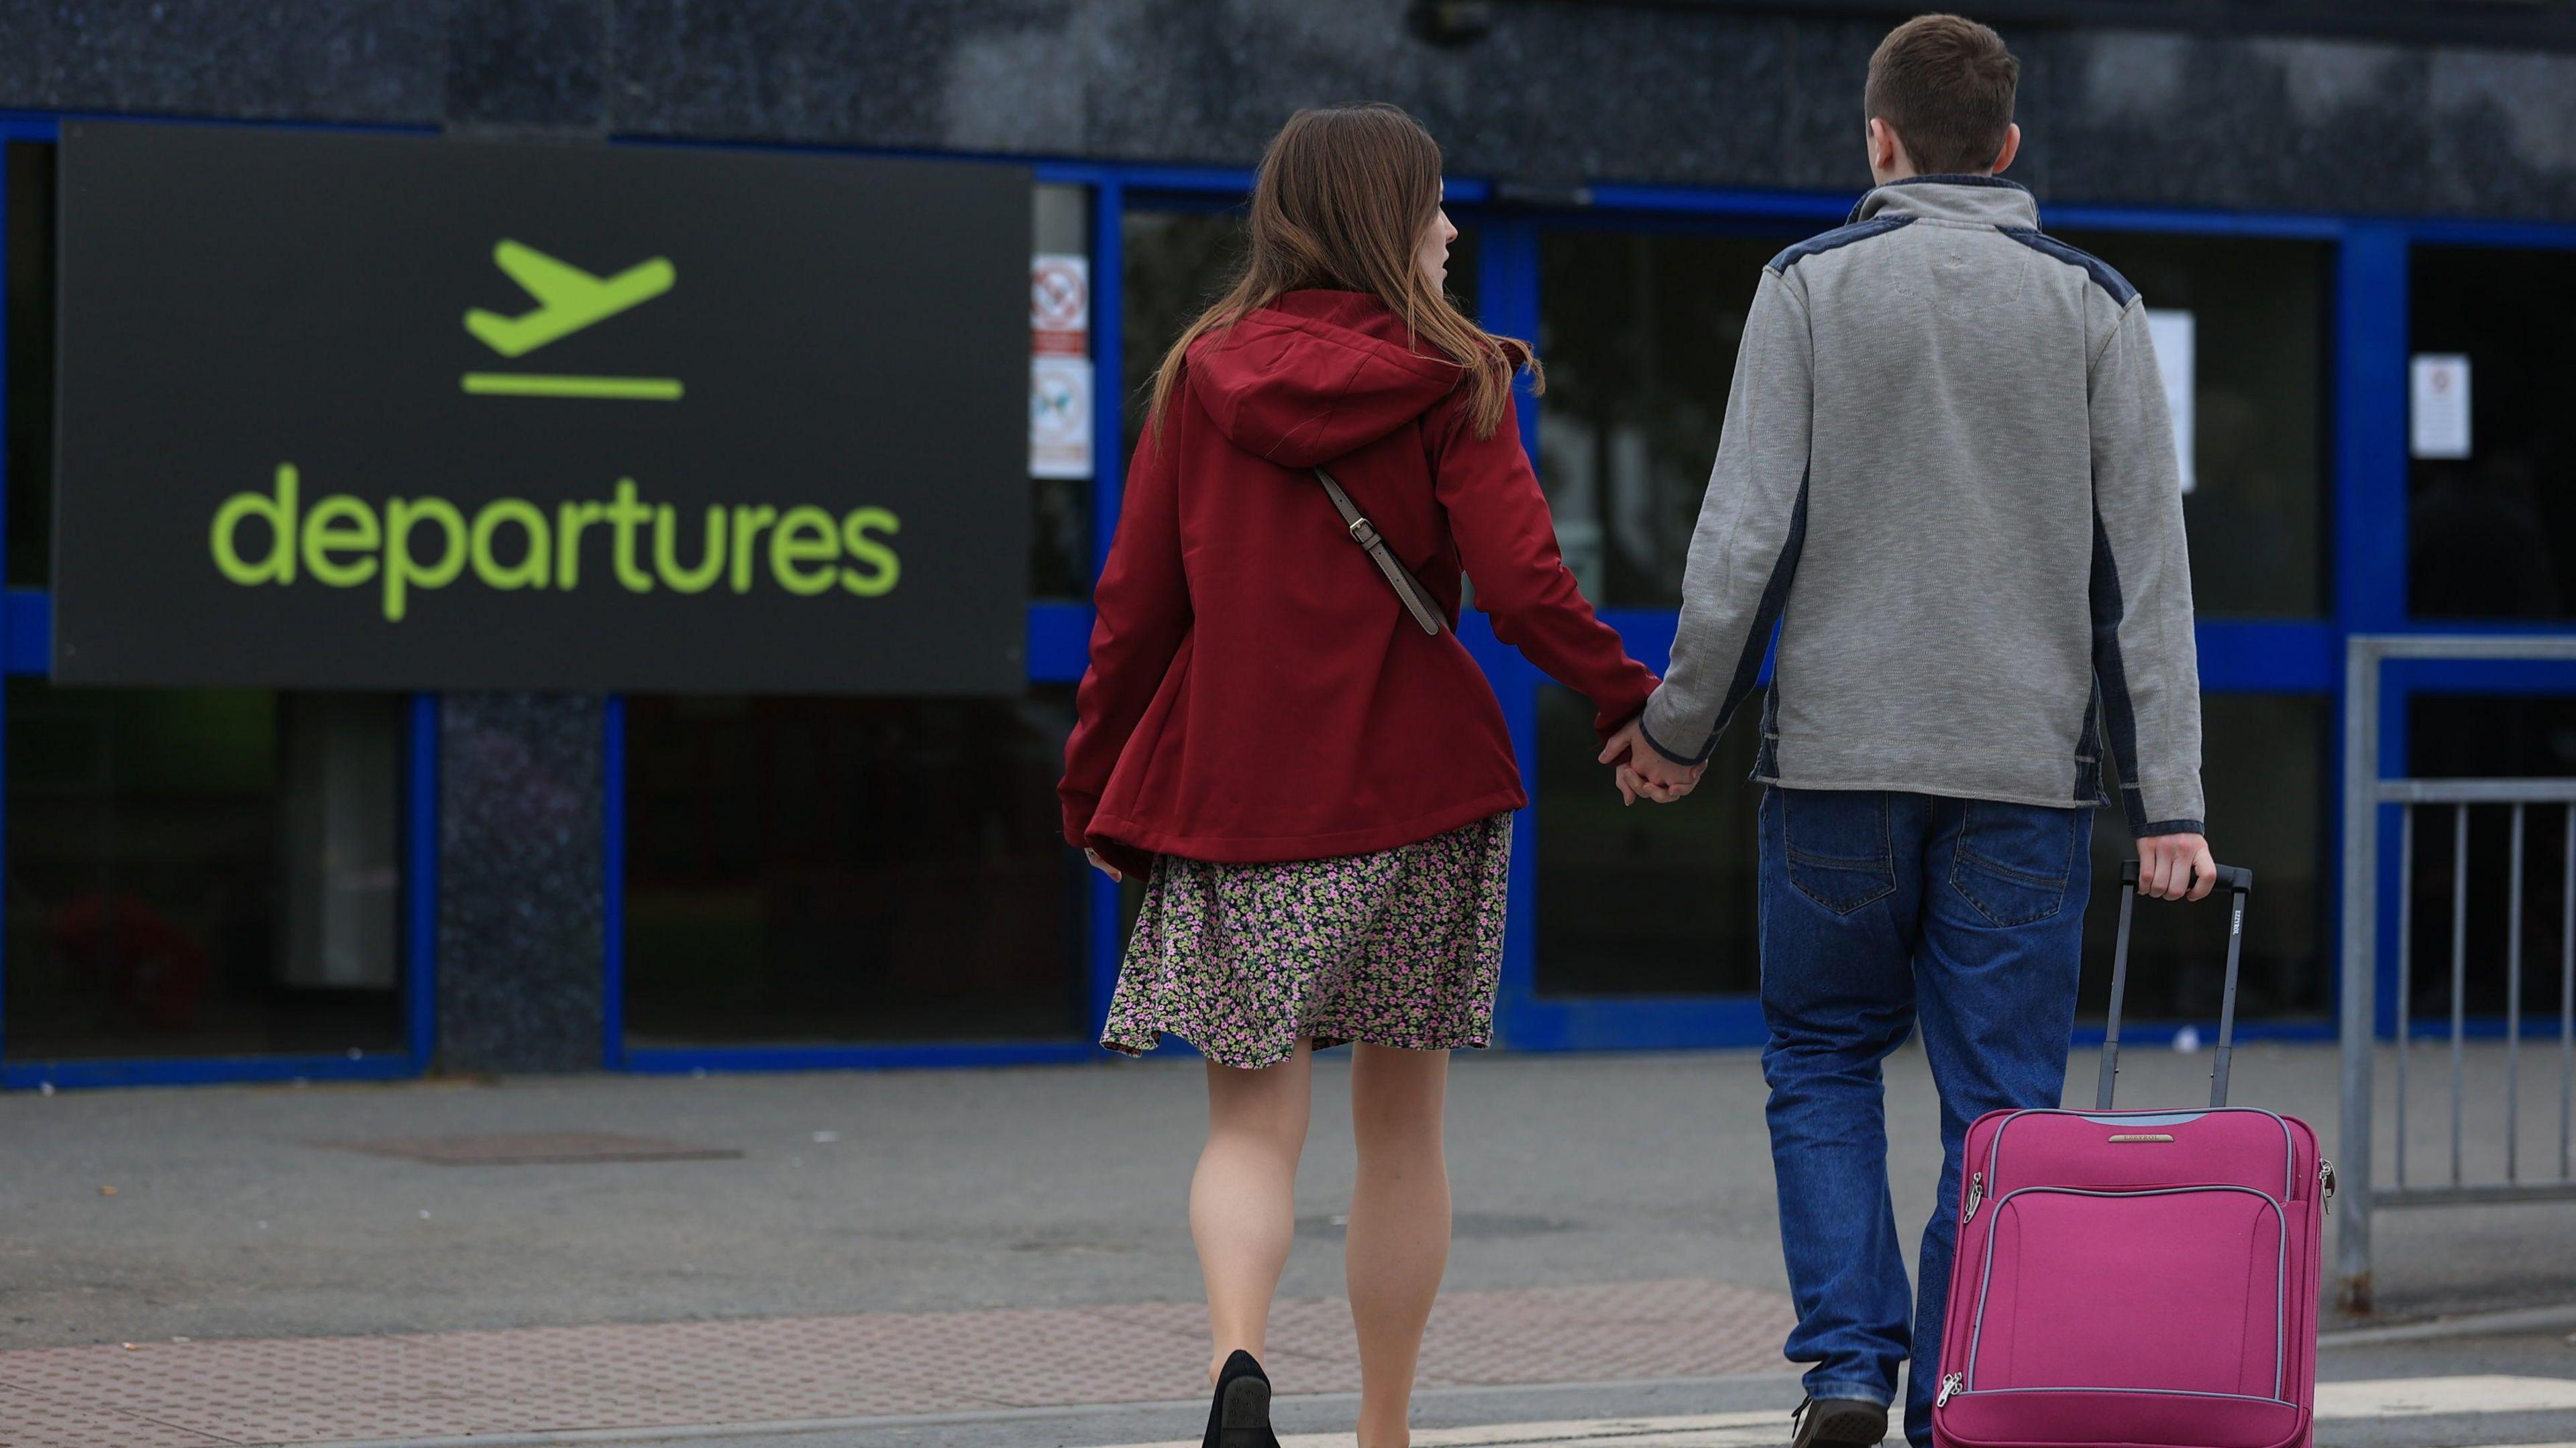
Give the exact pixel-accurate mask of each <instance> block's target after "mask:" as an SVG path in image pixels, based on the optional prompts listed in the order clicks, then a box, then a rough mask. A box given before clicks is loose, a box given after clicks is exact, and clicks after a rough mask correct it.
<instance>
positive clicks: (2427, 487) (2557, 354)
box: [2407, 246, 2576, 618]
mask: <svg viewBox="0 0 2576 1448" xmlns="http://www.w3.org/2000/svg"><path fill="white" fill-rule="evenodd" d="M2409 312H2410V315H2409V323H2408V324H2409V327H2410V329H2411V339H2412V340H2411V341H2410V342H2409V346H2411V347H2412V348H2413V350H2414V351H2415V352H2417V353H2419V354H2420V353H2428V352H2429V353H2454V354H2461V355H2465V356H2466V357H2467V358H2468V359H2469V410H2470V417H2469V455H2468V456H2467V457H2465V458H2460V459H2438V460H2437V459H2424V458H2419V459H2416V460H2415V461H2414V462H2413V463H2412V464H2411V465H2410V467H2409V470H2408V471H2409V481H2410V506H2409V510H2408V517H2407V538H2408V551H2409V553H2410V555H2411V557H2410V560H2409V562H2410V567H2409V569H2408V578H2407V585H2408V586H2407V599H2408V607H2409V609H2410V610H2411V611H2412V612H2413V613H2414V614H2415V616H2416V617H2418V618H2567V617H2570V616H2571V615H2576V432H2571V430H2570V429H2569V428H2568V426H2567V399H2568V397H2569V396H2571V395H2576V251H2508V250H2502V249H2496V248H2487V247H2457V246H2419V247H2417V248H2415V254H2414V276H2413V291H2412V301H2411V304H2410V308H2409Z"/></svg>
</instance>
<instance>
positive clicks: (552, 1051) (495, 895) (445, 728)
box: [438, 694, 606, 1071]
mask: <svg viewBox="0 0 2576 1448" xmlns="http://www.w3.org/2000/svg"><path fill="white" fill-rule="evenodd" d="M600 714H601V708H600V701H599V699H598V698H597V697H595V696H582V695H568V694H450V695H447V696H446V698H445V699H444V700H442V701H441V718H440V721H439V821H438V824H439V866H438V868H439V879H438V896H439V908H438V1064H439V1066H440V1068H441V1069H443V1070H449V1071H577V1070H583V1069H587V1068H593V1067H596V1066H598V1065H599V1062H600V1049H601V1039H602V1038H601V1028H602V1023H603V1021H602V1015H601V996H600V987H601V979H600V960H601V947H602V941H601V930H602V926H603V924H604V922H605V916H604V914H603V912H602V910H601V903H602V887H603V885H604V883H605V879H606V877H605V875H604V874H603V873H602V859H601V843H602V836H601V831H600V804H601V785H602V783H603V780H602V777H601V773H600V738H601V734H600V729H601V718H600Z"/></svg>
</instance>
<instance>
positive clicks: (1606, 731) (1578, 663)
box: [1435, 394, 1655, 738]
mask: <svg viewBox="0 0 2576 1448" xmlns="http://www.w3.org/2000/svg"><path fill="white" fill-rule="evenodd" d="M1446 406H1447V408H1448V413H1447V415H1446V416H1445V417H1443V418H1441V419H1439V420H1438V421H1439V424H1440V429H1439V432H1438V434H1437V437H1438V442H1439V453H1438V457H1437V459H1436V460H1435V471H1436V473H1437V482H1436V484H1435V486H1436V487H1437V489H1438V493H1439V498H1440V506H1441V507H1442V508H1443V509H1444V510H1446V511H1447V513H1448V515H1449V530H1450V533H1451V535H1452V536H1453V537H1455V538H1456V539H1457V540H1458V558H1459V561H1460V563H1462V564H1463V565H1464V566H1465V567H1466V570H1467V578H1468V581H1470V582H1471V583H1473V584H1474V585H1475V586H1476V607H1477V609H1478V610H1479V611H1481V612H1482V613H1484V615H1485V616H1486V617H1487V618H1490V619H1491V620H1493V625H1494V637H1496V638H1498V639H1501V640H1502V641H1503V642H1504V643H1507V644H1510V645H1511V646H1512V647H1514V648H1516V649H1519V650H1520V651H1521V653H1522V654H1524V655H1526V656H1527V657H1528V659H1529V661H1530V662H1531V663H1534V664H1536V665H1538V666H1539V667H1540V668H1541V669H1544V670H1546V671H1547V673H1548V674H1549V675H1550V676H1552V677H1553V678H1555V679H1556V680H1557V682H1559V683H1561V684H1564V685H1565V686H1567V687H1568V688H1571V689H1573V690H1575V691H1576V692H1578V693H1580V694H1582V695H1583V696H1584V697H1585V698H1586V699H1589V700H1591V701H1592V708H1593V728H1594V729H1595V730H1596V731H1597V732H1599V733H1600V734H1601V735H1602V736H1603V737H1604V738H1607V737H1608V736H1609V735H1611V734H1613V733H1615V732H1617V731H1618V729H1619V727H1620V726H1621V725H1623V724H1626V723H1627V722H1628V721H1629V720H1631V719H1634V718H1636V717H1637V711H1638V710H1640V709H1642V708H1644V707H1645V705H1646V696H1647V695H1649V694H1651V693H1653V692H1654V689H1655V676H1654V674H1653V673H1652V672H1651V671H1649V670H1648V669H1647V668H1646V666H1645V665H1643V664H1641V663H1638V662H1637V661H1636V660H1635V659H1632V658H1630V657H1628V653H1627V650H1626V649H1624V648H1622V647H1621V646H1620V643H1619V635H1618V633H1617V631H1616V630H1614V629H1612V628H1611V627H1610V626H1609V625H1608V624H1606V623H1603V622H1602V621H1601V620H1600V619H1599V618H1597V617H1595V616H1594V615H1593V612H1592V604H1591V602H1590V601H1589V600H1587V599H1586V598H1584V596H1583V590H1582V589H1581V588H1580V587H1579V586H1577V585H1576V583H1575V581H1574V574H1573V573H1572V572H1571V571H1569V570H1568V569H1567V568H1566V566H1565V559H1564V557H1563V556H1562V555H1561V554H1559V553H1558V551H1557V546H1556V519H1555V517H1554V516H1553V515H1552V514H1550V513H1549V512H1548V508H1547V495H1546V494H1545V493H1543V492H1541V491H1539V486H1538V474H1537V473H1535V472H1533V471H1532V470H1531V468H1530V461H1529V454H1527V453H1525V452H1523V451H1522V450H1521V431H1520V418H1519V408H1518V404H1517V402H1514V403H1512V404H1510V405H1507V406H1506V407H1505V409H1504V411H1503V420H1502V421H1501V423H1499V424H1498V425H1497V426H1496V427H1495V428H1494V432H1493V436H1491V437H1481V438H1480V437H1478V436H1476V430H1475V428H1474V427H1473V426H1472V425H1471V424H1470V422H1469V418H1468V409H1467V407H1466V406H1465V398H1464V395H1463V394H1461V395H1460V396H1457V397H1453V398H1451V399H1450V401H1449V402H1448V403H1447V404H1446Z"/></svg>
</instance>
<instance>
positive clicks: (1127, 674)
mask: <svg viewBox="0 0 2576 1448" xmlns="http://www.w3.org/2000/svg"><path fill="white" fill-rule="evenodd" d="M1091 606H1092V613H1093V616H1092V624H1091V659H1090V662H1089V663H1088V664H1087V665H1086V666H1085V667H1084V669H1083V671H1082V685H1081V687H1080V688H1079V689H1078V690H1076V691H1075V693H1074V724H1073V733H1072V735H1071V737H1069V738H1068V739H1066V741H1065V746H1064V780H1063V782H1062V783H1061V784H1059V785H1057V786H1056V796H1057V798H1058V799H1059V800H1060V801H1061V802H1062V804H1063V806H1064V837H1065V839H1066V840H1067V841H1068V842H1070V843H1072V844H1074V845H1076V846H1080V845H1082V844H1083V843H1084V842H1085V836H1086V835H1087V834H1088V833H1089V832H1090V828H1091V816H1092V812H1093V811H1095V810H1097V809H1098V808H1099V807H1100V795H1101V792H1102V791H1103V790H1105V789H1107V788H1108V786H1109V775H1110V771H1111V770H1113V769H1115V768H1116V767H1117V765H1118V755H1119V752H1120V751H1121V750H1123V749H1125V748H1126V746H1127V737H1128V735H1129V734H1131V733H1132V732H1134V730H1135V728H1136V721H1137V720H1138V719H1141V718H1143V717H1144V714H1145V708H1146V706H1147V705H1149V704H1151V703H1152V702H1153V700H1154V693H1155V691H1156V690H1158V689H1160V688H1161V687H1162V684H1163V675H1164V673H1165V672H1166V671H1167V670H1168V669H1169V668H1170V667H1171V662H1172V656H1173V655H1174V654H1175V653H1177V652H1179V650H1180V646H1181V640H1182V639H1183V638H1185V637H1187V636H1188V634H1189V630H1190V620H1191V611H1190V590H1189V581H1188V577H1187V575H1186V574H1185V573H1184V572H1183V570H1182V567H1181V535H1180V504H1179V488H1178V481H1177V478H1176V477H1175V470H1174V468H1173V466H1172V464H1171V461H1170V459H1169V458H1168V457H1167V456H1165V454H1164V453H1163V450H1162V449H1161V447H1160V446H1158V445H1157V443H1156V441H1155V438H1154V430H1153V429H1152V428H1150V427H1149V428H1147V429H1146V430H1145V436H1144V438H1143V439H1142V440H1140V441H1139V442H1138V443H1137V444H1136V456H1135V460H1134V462H1132V463H1131V464H1130V465H1129V467H1128V469H1127V487H1126V497H1125V501H1124V505H1123V506H1122V507H1121V509H1120V511H1119V515H1118V533H1117V536H1116V537H1115V538H1114V539H1113V540H1111V542H1110V545H1109V561H1108V563H1107V564H1106V565H1105V566H1104V567H1103V568H1102V569H1101V572H1100V582H1099V583H1098V585H1097V586H1095V587H1094V588H1093V589H1092V595H1091Z"/></svg>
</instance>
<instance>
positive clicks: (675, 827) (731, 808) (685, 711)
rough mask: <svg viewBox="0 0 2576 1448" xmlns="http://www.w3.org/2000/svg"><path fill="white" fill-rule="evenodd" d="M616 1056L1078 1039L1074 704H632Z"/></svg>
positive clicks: (1038, 693)
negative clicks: (799, 1045)
mask: <svg viewBox="0 0 2576 1448" xmlns="http://www.w3.org/2000/svg"><path fill="white" fill-rule="evenodd" d="M626 719H627V723H626V731H627V733H626V739H627V745H626V748H627V867H626V1031H627V1041H628V1042H629V1044H636V1045H643V1044H653V1045H667V1044H682V1043H688V1044H713V1043H740V1042H864V1041H889V1040H924V1039H950V1040H955V1039H990V1040H1008V1039H1030V1038H1041V1037H1061V1036H1067V1035H1072V1034H1075V1033H1077V1032H1079V1031H1081V1030H1082V1029H1083V1026H1084V1021H1083V1014H1084V1011H1085V1006H1084V1003H1083V994H1082V993H1083V989H1084V981H1083V980H1082V978H1081V972H1080V970H1079V969H1078V968H1077V962H1078V961H1079V960H1080V959H1081V958H1082V957H1081V954H1080V951H1079V949H1078V941H1077V939H1076V936H1077V933H1078V930H1079V925H1080V921H1081V919H1082V913H1081V908H1080V902H1081V893H1080V892H1081V891H1082V888H1083V885H1084V880H1083V865H1082V860H1081V857H1080V856H1079V855H1077V854H1075V853H1074V852H1072V851H1071V850H1068V849H1066V848H1064V847H1063V845H1062V844H1061V843H1060V841H1059V840H1058V838H1057V833H1056V831H1057V812H1056V802H1055V781H1056V776H1057V774H1058V772H1059V770H1060V768H1061V765H1062V761H1063V756H1064V739H1065V734H1066V733H1067V732H1068V730H1069V729H1070V728H1071V726H1072V691H1071V690H1069V689H1043V690H1034V691H1032V693H1031V695H1030V696H1029V697H1027V698H1025V699H1016V700H1006V701H985V700H898V699H827V698H752V699H746V698H730V697H728V698H676V699H675V698H645V697H636V698H633V699H630V700H629V701H628V704H627V715H626Z"/></svg>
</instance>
